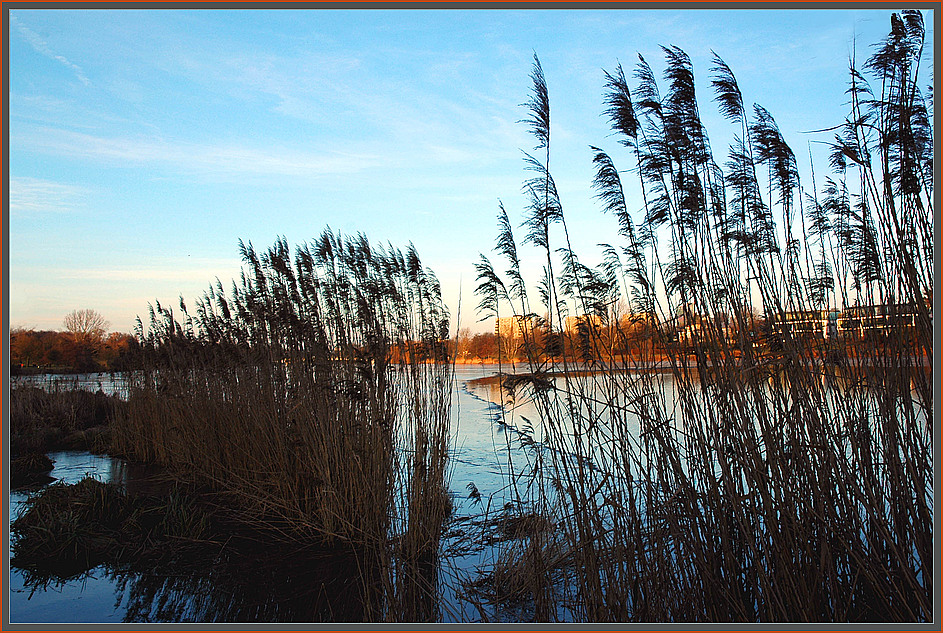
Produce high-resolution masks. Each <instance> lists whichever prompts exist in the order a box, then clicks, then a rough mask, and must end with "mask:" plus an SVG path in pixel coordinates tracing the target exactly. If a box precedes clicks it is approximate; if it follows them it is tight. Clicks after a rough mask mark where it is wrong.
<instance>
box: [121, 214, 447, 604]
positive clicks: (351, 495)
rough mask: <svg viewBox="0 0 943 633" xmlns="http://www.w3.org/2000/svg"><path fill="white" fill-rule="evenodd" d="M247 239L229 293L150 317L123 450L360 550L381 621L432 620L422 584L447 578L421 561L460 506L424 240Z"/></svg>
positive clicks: (276, 522) (248, 512) (303, 533)
mask: <svg viewBox="0 0 943 633" xmlns="http://www.w3.org/2000/svg"><path fill="white" fill-rule="evenodd" d="M241 250H242V255H243V258H244V261H245V268H244V270H243V272H242V276H241V279H240V280H239V281H238V282H234V283H233V287H232V290H231V292H230V293H228V294H227V293H226V292H225V291H224V289H223V287H222V284H221V283H220V282H217V284H216V285H215V286H213V287H211V288H210V289H209V290H208V291H207V292H206V293H205V294H204V296H203V297H202V298H201V299H200V300H199V301H198V302H197V305H196V310H195V312H194V313H192V314H191V313H190V312H189V311H188V309H187V307H186V305H185V303H184V302H183V300H182V299H181V302H180V312H179V313H177V315H175V314H174V311H173V310H172V309H169V308H165V307H163V306H161V305H160V304H157V305H156V306H154V307H152V308H151V314H150V325H149V327H148V328H146V329H145V328H144V327H143V325H141V324H139V328H138V332H137V336H138V337H139V339H140V340H141V342H142V353H143V358H144V369H143V370H142V371H141V372H139V373H138V374H135V376H134V377H133V379H132V383H131V385H130V388H129V394H130V395H129V399H128V407H127V415H124V416H122V417H121V418H120V419H119V421H118V423H117V424H116V429H115V435H116V443H115V446H116V449H117V450H118V451H119V452H121V453H123V454H125V455H128V456H130V457H133V458H135V459H138V460H143V461H150V462H156V463H159V464H162V465H164V466H166V467H167V468H169V469H172V471H173V472H174V473H175V474H176V475H177V476H178V477H180V478H182V479H187V480H192V481H196V482H199V483H201V484H204V485H210V486H211V487H213V488H214V489H215V490H217V491H218V492H219V493H220V494H224V495H228V496H229V497H230V498H231V500H232V504H233V506H234V507H236V508H238V509H240V510H241V511H242V513H243V520H244V521H247V522H253V523H257V524H260V525H264V526H265V527H266V528H267V529H268V533H269V534H270V535H272V537H273V538H278V539H285V540H289V541H292V542H317V543H321V544H323V545H326V546H335V545H336V546H340V545H342V544H346V546H349V547H351V548H353V550H354V551H356V552H358V559H357V563H356V566H359V570H356V571H355V570H352V573H355V574H356V575H358V576H359V578H360V579H361V587H360V591H361V597H362V598H363V601H364V603H365V605H367V611H366V612H365V616H364V617H365V618H366V619H368V620H384V619H391V620H403V619H405V620H410V619H424V618H427V617H433V615H434V614H432V613H430V612H429V611H428V609H426V610H423V608H421V605H420V602H422V601H421V600H419V599H418V598H417V597H416V596H415V595H414V592H413V588H414V587H420V588H421V592H422V593H426V592H434V590H435V586H436V583H435V581H434V571H435V570H434V569H432V570H430V569H429V568H428V566H427V565H424V561H426V560H428V559H430V557H431V558H433V559H434V556H435V552H436V550H437V548H438V539H439V531H440V526H441V524H442V521H443V520H444V516H445V515H446V514H447V512H448V511H449V508H448V507H447V504H446V503H445V501H444V500H445V492H444V491H445V489H446V485H447V469H446V464H447V456H448V445H449V438H448V428H449V426H448V424H449V410H450V397H451V388H450V386H451V369H450V365H449V364H448V363H446V362H443V361H445V360H447V359H446V358H445V356H444V348H443V346H442V345H441V344H440V343H439V341H440V340H444V339H446V338H447V337H448V319H447V316H446V311H445V306H444V304H443V303H442V300H441V296H440V291H439V286H438V282H437V281H436V279H435V277H434V275H433V274H432V272H431V271H429V270H428V269H426V268H424V267H423V266H422V265H421V263H420V261H419V258H418V256H417V254H416V252H415V249H413V248H412V247H410V248H409V249H408V250H407V251H406V252H405V253H403V252H402V251H400V250H397V249H394V248H392V247H388V248H384V247H380V246H375V245H371V244H370V243H369V242H368V241H367V239H366V238H365V237H364V236H363V235H359V236H357V237H344V236H340V235H335V234H333V233H332V232H331V231H330V230H327V231H325V232H324V233H323V234H322V236H321V238H320V239H319V240H317V241H316V242H315V243H314V244H304V245H301V246H299V247H297V248H296V250H295V252H294V256H292V253H291V251H290V249H289V247H288V245H287V243H286V241H285V240H284V239H281V240H279V241H278V242H277V243H276V244H275V245H274V246H273V247H272V248H270V249H269V250H268V251H266V252H264V253H257V252H256V251H255V250H254V249H253V247H252V246H251V244H250V245H244V244H243V245H241ZM436 361H437V362H436ZM419 568H422V570H423V571H422V572H420V571H418V570H419ZM430 574H432V578H431V579H430V577H429V576H430ZM420 576H421V577H422V580H423V582H422V583H419V580H420ZM410 579H412V580H410ZM433 602H434V601H433Z"/></svg>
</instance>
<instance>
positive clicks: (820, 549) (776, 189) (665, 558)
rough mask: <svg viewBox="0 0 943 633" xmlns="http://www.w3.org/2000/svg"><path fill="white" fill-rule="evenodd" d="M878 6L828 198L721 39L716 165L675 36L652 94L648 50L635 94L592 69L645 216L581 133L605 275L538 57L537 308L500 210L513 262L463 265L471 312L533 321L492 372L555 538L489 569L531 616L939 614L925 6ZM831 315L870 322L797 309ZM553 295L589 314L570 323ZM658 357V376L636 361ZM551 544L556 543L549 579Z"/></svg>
mask: <svg viewBox="0 0 943 633" xmlns="http://www.w3.org/2000/svg"><path fill="white" fill-rule="evenodd" d="M892 24H893V27H894V28H893V30H892V32H891V34H890V35H889V36H888V39H887V40H886V41H885V42H883V43H882V44H881V45H879V47H878V52H877V53H876V54H875V55H874V56H872V57H871V58H870V59H869V60H868V62H867V64H866V70H867V71H868V72H869V73H870V74H871V75H872V76H873V77H875V78H876V79H877V81H878V82H879V83H880V85H881V87H882V90H883V92H882V93H880V94H876V93H873V92H872V91H871V88H870V87H869V86H868V85H867V82H866V80H865V78H864V76H863V74H862V73H861V72H859V71H858V69H856V68H855V66H854V61H853V62H852V68H851V81H852V89H851V91H850V94H851V95H852V102H851V107H852V110H853V112H852V114H851V115H849V117H848V119H847V121H846V123H845V125H844V126H842V127H841V128H840V131H839V134H838V135H837V136H836V137H835V139H834V141H833V142H832V149H833V153H832V161H831V162H832V167H833V169H834V174H833V176H832V177H831V178H829V179H828V180H827V182H826V186H825V187H824V190H823V191H822V192H821V193H815V192H805V191H804V190H803V189H802V188H801V186H800V180H799V170H798V167H797V161H796V158H795V155H794V154H793V153H792V150H791V149H790V148H789V146H788V145H787V144H786V141H785V140H784V138H783V137H782V135H781V134H780V132H779V130H778V128H777V127H776V124H775V121H774V120H773V118H772V116H771V115H770V113H769V112H768V111H766V110H765V109H763V108H761V107H759V106H755V107H754V111H753V113H752V116H751V114H749V113H747V112H746V110H745V109H744V106H743V97H742V96H741V94H740V91H739V88H738V86H737V84H736V79H735V77H734V76H733V73H732V71H731V70H730V69H729V67H727V65H726V64H725V63H724V62H723V61H722V60H721V59H720V58H715V60H714V67H713V68H712V74H713V86H714V88H715V90H716V93H717V97H716V99H717V101H718V102H719V103H720V105H721V110H722V112H723V114H724V115H725V116H726V117H727V118H728V119H729V120H730V121H731V122H732V123H734V124H735V125H737V126H738V129H739V135H738V137H737V139H736V141H735V143H734V145H733V146H732V147H731V148H730V153H729V159H728V161H727V162H726V163H724V165H723V169H721V167H720V165H719V164H718V163H717V162H716V161H715V160H714V158H713V155H712V152H711V149H710V145H709V142H708V137H707V132H706V129H705V128H704V127H703V125H702V124H701V122H700V118H699V113H698V104H697V101H696V98H695V90H694V75H693V68H692V66H691V63H690V60H689V59H688V57H687V55H686V54H685V53H684V52H683V51H681V50H680V49H677V48H665V49H664V52H665V57H666V62H667V68H666V70H665V79H666V81H667V84H668V86H667V90H664V91H663V90H662V89H661V88H660V87H659V86H658V83H657V81H656V79H655V75H654V72H653V71H652V69H651V67H650V66H649V65H648V63H647V62H646V61H645V60H641V61H640V63H639V65H638V67H637V69H636V71H635V73H634V76H635V78H636V79H637V80H638V83H639V85H638V86H637V87H636V88H634V89H630V88H629V86H628V84H627V82H626V79H625V75H624V73H623V71H622V69H621V67H620V68H617V69H616V71H615V72H613V73H612V74H609V73H607V74H606V80H607V95H606V105H607V110H606V114H607V115H608V116H609V117H610V119H611V121H612V126H613V129H614V130H615V131H616V133H617V134H618V135H619V140H620V142H621V143H622V145H624V146H625V147H627V148H628V149H629V150H630V152H631V153H632V156H631V161H632V163H634V169H633V171H634V173H635V174H636V175H637V176H638V189H639V194H640V196H641V198H642V200H643V201H644V209H643V211H644V218H643V219H642V221H641V223H639V224H636V220H635V219H633V214H632V213H631V212H630V211H629V209H628V205H627V202H626V196H627V193H626V190H625V189H623V187H624V184H623V182H622V178H623V175H622V172H620V171H618V170H617V169H616V168H615V165H614V162H613V160H612V159H611V158H610V157H609V156H608V155H607V154H606V153H605V152H604V151H602V150H599V149H597V148H594V152H595V159H594V163H595V166H596V168H597V177H596V180H595V182H594V187H595V188H596V191H597V194H598V196H599V198H600V199H601V200H602V202H603V205H604V207H605V209H606V210H607V211H609V212H611V213H613V214H614V215H615V216H616V218H617V219H618V221H619V226H620V229H619V233H620V235H621V238H622V239H623V240H624V244H622V245H621V246H620V248H618V249H617V248H614V247H612V246H610V245H602V246H603V250H604V252H605V256H606V260H605V262H604V263H603V264H602V265H600V266H598V267H596V268H590V267H588V266H585V265H583V264H582V263H581V262H580V261H579V259H578V257H577V255H576V254H575V253H574V252H573V250H572V248H571V247H570V244H569V239H568V236H567V231H566V220H565V217H564V214H563V210H562V204H561V203H560V201H559V198H558V197H557V191H556V187H555V185H554V184H553V180H552V177H551V174H550V170H549V161H550V129H549V121H550V112H549V99H548V98H547V96H546V95H547V87H546V82H545V81H544V78H543V72H542V69H541V67H540V65H539V63H535V66H534V72H533V79H534V93H533V94H534V97H533V98H532V100H531V101H530V102H528V104H527V107H528V109H529V112H530V114H531V116H530V118H529V120H528V122H529V123H530V125H531V127H532V128H534V130H535V137H536V138H537V145H538V149H545V150H546V152H545V154H544V155H543V156H542V157H541V158H540V159H537V158H533V157H530V156H528V169H530V170H532V171H535V172H536V174H537V175H536V176H534V177H533V178H531V179H530V180H528V181H527V183H526V188H527V189H528V190H529V191H530V192H532V193H533V198H534V202H533V204H532V206H531V207H530V208H529V209H528V211H527V214H526V217H525V220H524V225H525V227H526V229H527V231H528V232H527V235H526V237H525V239H524V242H525V243H531V244H533V245H534V246H536V247H537V249H538V251H540V253H541V255H542V256H543V259H545V264H544V276H543V279H542V280H540V283H539V284H538V286H539V289H540V293H539V294H540V297H539V298H540V304H539V305H540V306H541V308H542V309H543V310H545V311H546V312H545V316H544V317H538V316H537V315H536V314H534V312H535V310H534V309H533V308H532V307H531V303H530V298H529V296H528V292H527V286H526V284H525V283H524V282H523V278H522V277H521V273H520V263H519V256H518V253H517V245H516V242H515V239H514V236H513V234H512V231H511V224H510V222H509V221H508V218H507V214H506V212H505V211H504V209H503V207H502V208H501V209H500V213H499V230H500V234H499V238H498V242H497V247H496V249H495V250H496V251H498V252H499V253H500V254H501V255H502V256H503V257H504V258H505V260H506V261H507V263H508V266H509V270H508V271H507V274H506V277H504V278H502V276H501V275H498V274H496V273H495V271H494V268H493V267H492V265H491V263H490V262H489V261H488V260H487V258H484V257H482V259H481V262H480V263H479V264H478V265H477V267H478V270H479V283H480V285H479V287H478V294H479V295H480V296H481V298H482V301H481V305H480V309H481V310H482V311H483V312H484V313H485V315H486V316H488V315H490V316H501V314H500V311H502V310H505V309H506V308H507V309H509V310H510V311H511V312H512V313H514V314H517V315H524V317H525V318H524V320H521V321H519V322H520V323H526V322H528V321H527V320H528V319H530V322H531V323H535V324H537V325H538V327H535V328H521V332H520V333H519V338H522V339H523V342H522V344H521V346H522V348H523V351H524V352H526V354H527V356H528V362H527V365H528V368H527V371H528V373H527V375H523V376H518V377H516V378H515V379H514V381H512V382H513V383H514V384H511V385H506V386H507V387H508V388H513V390H515V391H516V392H517V394H518V397H526V398H529V399H531V400H532V402H533V406H534V407H535V408H536V410H537V412H538V414H539V417H540V419H539V421H534V426H535V427H539V429H540V432H541V433H540V434H541V437H542V440H541V442H540V443H539V444H535V443H533V442H532V443H531V444H530V447H529V449H528V450H526V451H525V453H526V457H527V459H526V463H519V464H518V465H517V470H516V471H515V472H513V473H512V477H513V479H512V483H513V486H512V489H513V491H514V494H515V496H516V499H515V503H517V504H519V505H520V506H521V507H525V508H529V509H530V511H531V512H535V513H537V514H538V515H540V516H547V517H551V519H550V520H551V521H553V522H554V523H555V524H556V525H557V526H559V533H560V534H561V535H562V536H563V539H564V543H565V547H564V551H565V555H562V556H561V555H560V553H559V550H558V548H559V543H558V541H556V540H553V539H545V538H542V537H541V536H540V534H532V535H530V536H529V537H527V538H523V539H518V540H516V541H512V543H514V544H515V545H514V548H512V549H510V550H503V551H502V552H501V553H499V554H498V555H496V560H495V574H496V575H495V579H496V580H497V570H498V569H512V568H513V569H516V573H517V574H518V575H517V576H516V579H517V583H514V582H512V581H511V580H508V579H507V578H504V579H502V580H501V583H500V584H501V585H502V586H505V587H513V586H518V587H521V588H522V589H521V590H520V591H526V592H527V594H528V597H529V600H530V601H531V603H532V604H531V606H530V608H529V610H528V611H527V613H526V617H528V618H532V619H536V620H556V619H569V618H572V619H578V620H582V621H593V622H595V621H641V622H678V621H686V622H714V621H720V622H730V621H737V622H766V621H777V622H793V621H818V622H822V621H834V622H847V621H854V622H861V621H879V622H885V621H897V622H900V621H904V622H924V621H928V620H930V619H931V618H932V609H933V555H932V552H933V538H932V535H933V530H932V528H933V515H934V510H933V508H934V506H933V454H932V446H933V442H932V434H933V423H932V417H931V409H932V404H933V399H932V386H931V373H930V371H929V363H930V362H931V361H932V358H933V349H932V331H931V323H932V316H931V315H932V313H931V304H930V302H931V297H932V287H933V276H932V242H931V237H932V228H933V219H932V205H933V200H932V178H931V177H930V174H931V173H932V172H931V166H930V162H929V161H930V154H931V148H932V136H931V130H930V127H929V124H928V120H929V118H928V116H927V110H926V107H925V105H924V102H923V100H922V98H921V97H920V90H919V88H918V87H917V69H918V67H919V63H918V60H919V55H920V51H921V50H922V42H923V22H922V16H921V14H920V13H919V12H916V11H905V12H903V13H902V14H895V15H894V16H893V18H892ZM865 95H867V98H866V97H865ZM865 157H867V158H865ZM764 176H765V177H766V181H765V182H764V181H763V177H764ZM803 193H805V195H804V196H802V195H801V194H803ZM555 236H556V237H555ZM554 239H559V242H558V243H559V244H560V246H559V248H557V247H556V246H555V244H554ZM875 305H877V306H879V307H878V308H877V309H874V308H873V307H872V306H875ZM754 306H757V307H754ZM535 307H536V305H535ZM541 308H537V309H541ZM829 309H831V310H844V312H843V313H841V314H842V316H843V318H845V317H848V318H850V316H853V315H855V314H860V315H861V317H862V318H865V319H866V318H872V321H871V322H872V323H877V322H880V324H881V327H880V328H874V327H873V328H864V327H861V328H859V329H858V331H857V332H856V333H854V332H851V331H849V332H847V334H845V335H844V336H843V337H841V338H840V337H838V336H833V334H832V332H833V330H830V329H828V328H826V327H824V326H823V328H822V332H821V334H819V335H818V336H816V335H815V334H812V335H809V334H808V333H805V332H802V331H800V330H799V329H798V328H795V327H792V326H790V325H789V320H790V319H791V318H794V316H795V315H798V314H802V313H803V312H805V313H809V312H810V311H813V310H829ZM856 311H857V312H856ZM882 311H883V312H884V313H886V316H880V315H881V313H882ZM629 313H630V314H631V317H630V318H627V314H629ZM568 314H569V315H579V316H581V317H582V318H581V323H580V327H578V328H576V329H575V331H573V332H572V334H570V333H568V332H567V331H566V330H567V328H565V327H564V326H565V324H566V317H567V316H568ZM876 316H880V319H877V320H875V317H876ZM639 323H644V324H645V326H646V327H645V337H646V339H647V340H648V341H649V342H650V343H649V344H648V345H639V338H638V336H639V329H638V324H639ZM757 334H762V337H758V336H757ZM560 336H563V337H565V336H572V337H573V339H572V341H570V342H569V344H570V345H571V347H572V349H579V350H581V352H582V362H581V363H579V366H578V367H577V366H575V365H576V364H575V363H574V362H573V361H572V360H571V359H569V358H568V357H567V356H566V355H564V356H563V357H562V358H560V359H559V362H557V363H555V364H554V365H552V368H553V370H554V373H553V375H551V374H550V369H551V365H550V363H549V360H550V357H551V356H553V355H554V354H553V353H552V352H549V353H548V350H549V347H550V346H547V345H546V341H548V340H553V339H554V337H560ZM627 350H631V351H627ZM656 350H657V352H658V355H657V356H656ZM656 361H658V362H660V363H661V365H662V366H667V367H668V368H669V373H668V374H667V375H664V374H661V373H657V372H654V371H649V370H650V369H651V368H653V367H655V366H656ZM577 369H578V370H579V371H577ZM586 369H589V370H590V371H585V370H586ZM522 394H523V395H522ZM520 475H526V477H525V481H524V482H523V483H521V482H520V481H519V478H520ZM512 560H513V561H519V562H518V563H515V564H514V565H509V564H508V561H512ZM551 560H565V561H566V564H565V565H564V567H563V572H562V574H552V573H549V570H550V569H551V567H552V566H551V565H550V564H548V561H551ZM526 583H530V586H529V587H528V588H526V589H524V588H523V587H524V585H525V584H526ZM561 594H562V596H563V597H562V598H560V599H559V600H557V601H556V602H555V603H553V604H547V603H546V601H547V600H550V599H552V597H553V596H555V595H561ZM492 599H493V600H497V601H500V600H501V599H503V598H502V596H501V595H493V596H492Z"/></svg>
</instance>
